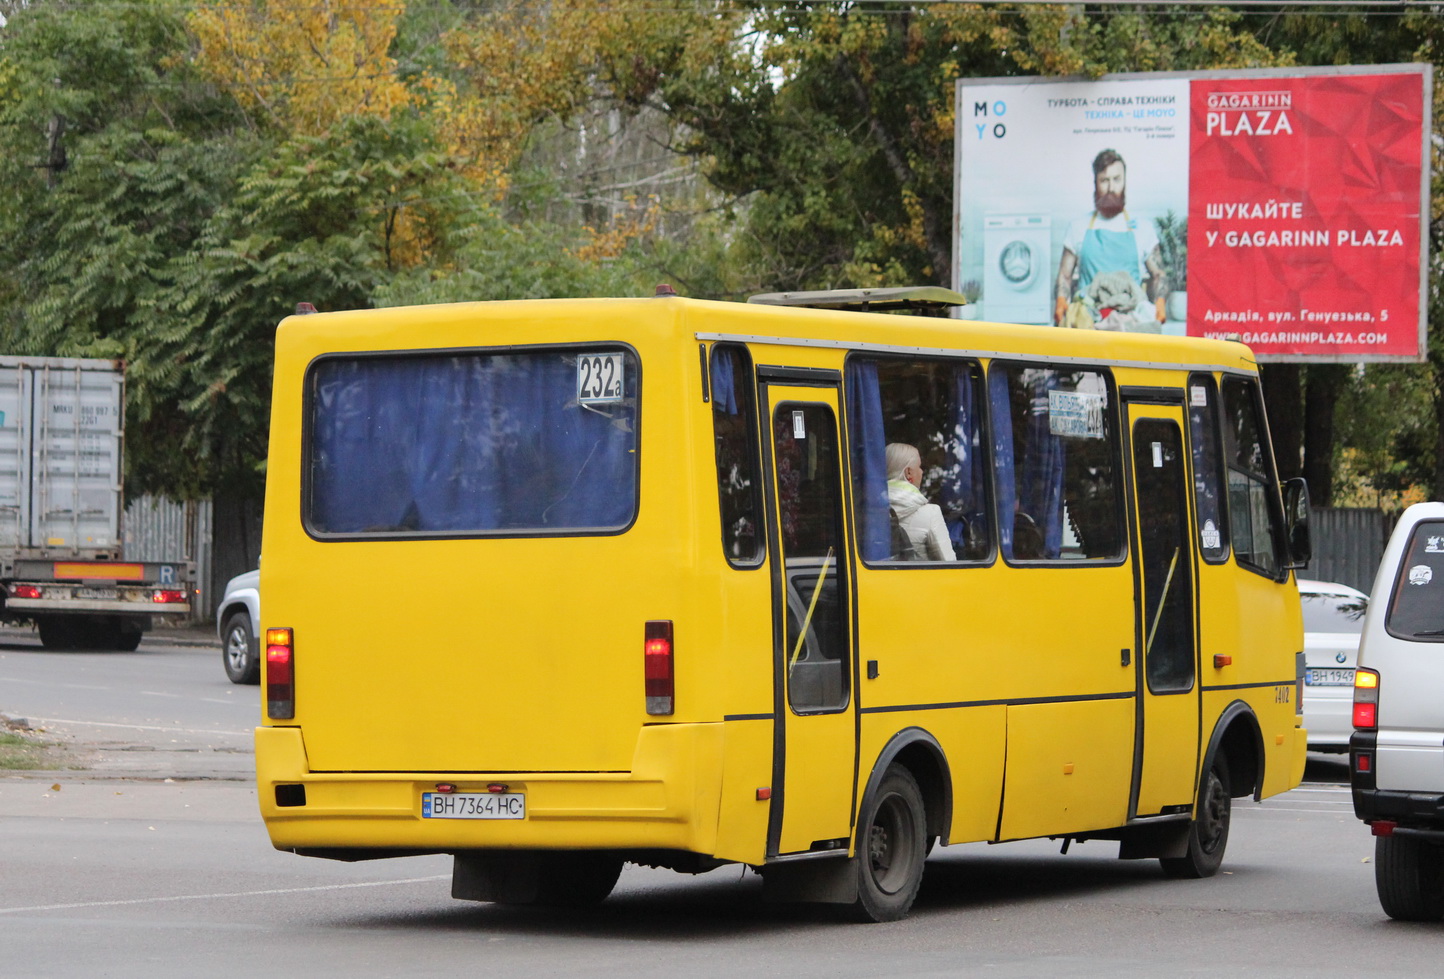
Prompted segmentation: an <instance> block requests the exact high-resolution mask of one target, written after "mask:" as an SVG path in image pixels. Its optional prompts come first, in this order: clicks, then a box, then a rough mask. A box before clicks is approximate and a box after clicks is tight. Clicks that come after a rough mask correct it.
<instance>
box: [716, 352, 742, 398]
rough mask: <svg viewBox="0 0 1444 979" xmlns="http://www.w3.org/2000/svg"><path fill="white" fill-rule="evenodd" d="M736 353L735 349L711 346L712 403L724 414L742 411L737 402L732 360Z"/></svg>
mask: <svg viewBox="0 0 1444 979" xmlns="http://www.w3.org/2000/svg"><path fill="white" fill-rule="evenodd" d="M736 356H737V354H736V352H735V351H732V350H728V349H726V348H725V347H724V348H723V349H721V350H719V349H717V348H716V347H713V348H712V359H711V364H710V369H711V373H712V403H713V405H715V407H716V410H717V411H720V412H722V413H723V414H726V415H736V414H740V413H741V412H742V408H741V407H740V406H739V405H738V404H737V389H736V381H735V379H734V377H735V365H734V364H733V362H732V361H733V360H734V359H735V358H736Z"/></svg>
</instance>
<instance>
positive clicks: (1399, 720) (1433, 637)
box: [1349, 503, 1444, 921]
mask: <svg viewBox="0 0 1444 979" xmlns="http://www.w3.org/2000/svg"><path fill="white" fill-rule="evenodd" d="M1354 728H1355V730H1354V736H1353V738H1352V739H1350V742H1349V748H1350V752H1349V760H1350V778H1351V780H1352V782H1353V788H1354V813H1355V814H1356V815H1357V816H1358V817H1359V818H1360V819H1362V820H1364V821H1365V822H1367V823H1368V824H1369V826H1370V829H1371V830H1372V831H1373V834H1374V837H1375V840H1374V883H1375V885H1376V887H1377V889H1378V892H1379V903H1380V904H1381V905H1382V906H1383V908H1384V912H1385V913H1386V914H1388V915H1389V917H1391V918H1400V919H1403V920H1405V921H1439V920H1441V919H1444V503H1416V504H1414V505H1413V506H1411V507H1409V509H1407V510H1405V511H1404V513H1403V515H1402V516H1401V517H1400V518H1399V522H1398V524H1397V525H1395V527H1394V533H1393V536H1391V537H1390V538H1389V544H1388V546H1387V547H1385V548H1384V559H1383V561H1382V562H1380V564H1379V574H1378V576H1377V577H1375V579H1374V593H1373V596H1372V604H1371V606H1370V608H1369V614H1368V616H1367V617H1366V618H1365V620H1364V641H1363V645H1362V647H1361V648H1360V650H1359V664H1358V670H1357V675H1356V677H1355V680H1354Z"/></svg>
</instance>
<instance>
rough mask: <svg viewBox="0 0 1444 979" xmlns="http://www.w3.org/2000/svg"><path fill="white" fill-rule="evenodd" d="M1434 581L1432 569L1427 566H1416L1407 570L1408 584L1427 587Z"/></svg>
mask: <svg viewBox="0 0 1444 979" xmlns="http://www.w3.org/2000/svg"><path fill="white" fill-rule="evenodd" d="M1433 580H1434V569H1433V568H1431V567H1429V565H1427V564H1416V565H1414V566H1413V567H1412V568H1410V569H1409V584H1411V585H1427V584H1429V582H1431V581H1433Z"/></svg>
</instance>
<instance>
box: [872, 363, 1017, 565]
mask: <svg viewBox="0 0 1444 979" xmlns="http://www.w3.org/2000/svg"><path fill="white" fill-rule="evenodd" d="M982 399H983V374H982V369H981V368H980V367H979V365H978V364H977V363H976V362H975V361H969V360H958V359H951V358H949V359H942V358H937V359H923V358H916V359H915V358H901V357H870V356H853V357H850V358H848V362H847V422H848V439H849V449H850V457H851V462H852V487H853V499H854V501H855V506H856V508H857V528H858V529H857V533H858V539H859V545H858V546H859V549H860V551H861V553H862V557H863V560H864V561H866V562H867V563H868V564H879V563H893V562H907V563H909V564H913V563H922V562H928V561H930V560H932V559H930V558H929V557H928V555H927V554H926V553H925V552H923V551H922V550H921V549H920V548H918V547H916V545H913V546H908V545H909V543H910V542H909V541H908V540H907V538H905V537H903V536H902V535H901V533H900V532H899V531H898V530H897V529H895V527H894V524H895V523H897V522H898V521H899V520H900V519H902V518H903V517H904V516H905V515H900V514H898V512H897V508H895V507H893V506H891V505H890V501H889V495H888V485H887V461H886V451H885V450H886V447H887V445H888V444H889V443H893V442H901V443H904V444H906V445H910V446H912V447H913V448H915V449H917V450H918V455H919V456H920V457H921V461H922V470H923V475H922V480H921V485H920V486H919V487H918V489H919V490H920V491H921V493H922V496H923V497H924V498H926V499H927V501H928V502H929V503H933V504H936V505H937V506H938V507H940V508H941V510H942V519H943V523H944V524H946V527H947V535H948V538H949V542H950V543H951V545H952V549H953V555H954V558H955V560H957V561H986V560H987V559H988V557H989V555H991V554H992V552H993V544H992V536H993V534H992V521H991V519H990V517H989V513H988V476H987V473H988V470H987V464H986V448H987V437H986V435H985V432H986V429H985V428H984V426H983V410H982ZM934 563H937V562H934Z"/></svg>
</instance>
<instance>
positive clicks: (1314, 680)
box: [1304, 670, 1354, 687]
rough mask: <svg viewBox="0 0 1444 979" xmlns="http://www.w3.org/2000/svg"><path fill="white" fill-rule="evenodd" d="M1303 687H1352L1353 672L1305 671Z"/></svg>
mask: <svg viewBox="0 0 1444 979" xmlns="http://www.w3.org/2000/svg"><path fill="white" fill-rule="evenodd" d="M1304 685H1305V686H1309V687H1352V686H1353V685H1354V671H1353V670H1305V671H1304Z"/></svg>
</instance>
